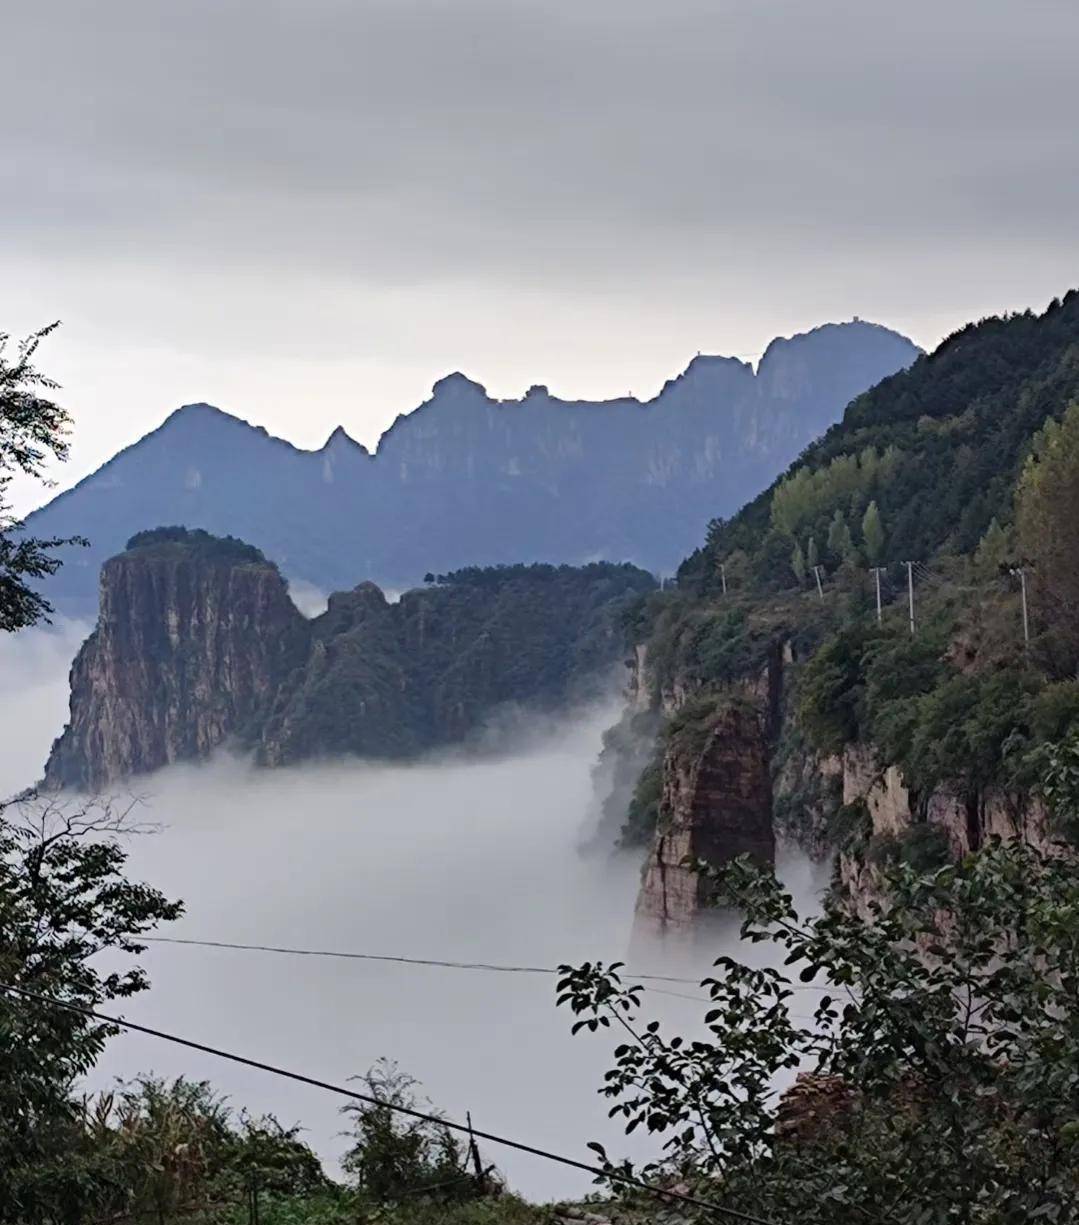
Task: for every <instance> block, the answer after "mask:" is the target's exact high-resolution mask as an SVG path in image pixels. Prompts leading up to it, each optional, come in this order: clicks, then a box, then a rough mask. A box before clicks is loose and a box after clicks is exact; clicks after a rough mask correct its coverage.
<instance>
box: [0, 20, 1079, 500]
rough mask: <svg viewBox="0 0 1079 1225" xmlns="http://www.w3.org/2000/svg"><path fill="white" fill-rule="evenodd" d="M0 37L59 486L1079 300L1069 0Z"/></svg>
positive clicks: (15, 327)
mask: <svg viewBox="0 0 1079 1225" xmlns="http://www.w3.org/2000/svg"><path fill="white" fill-rule="evenodd" d="M4 41H5V46H6V48H7V49H8V51H9V55H8V57H6V58H7V62H6V66H5V71H4V73H3V74H0V113H2V114H3V116H4V145H3V148H4V156H3V157H2V158H0V201H2V203H0V267H2V269H3V294H2V302H3V314H2V317H0V331H7V332H10V333H12V334H13V335H16V336H18V335H20V334H24V333H26V332H28V331H30V330H31V329H33V328H35V327H38V326H40V325H42V324H44V323H47V322H51V321H52V320H53V319H61V320H63V327H62V329H61V330H60V331H59V332H58V333H57V334H55V336H54V337H52V338H51V339H50V340H49V342H48V343H47V346H46V347H45V348H43V350H42V351H41V363H40V364H41V365H42V367H43V368H44V369H45V370H46V371H47V372H48V373H50V374H52V375H53V376H54V377H56V378H57V379H59V380H60V381H61V382H62V384H63V392H62V399H63V402H64V403H65V404H66V405H67V406H68V407H69V408H70V409H71V410H72V412H73V414H74V416H75V426H76V431H75V436H74V447H73V452H72V456H71V460H70V462H69V464H68V465H67V467H66V468H65V469H63V470H62V471H61V472H58V473H57V474H56V475H57V477H58V479H59V480H60V481H61V484H62V485H66V484H70V483H71V482H72V481H73V480H74V479H76V478H78V477H80V476H82V475H84V474H85V473H86V472H88V471H91V470H92V469H93V468H95V467H96V466H98V465H99V464H100V463H101V462H103V461H104V460H105V459H106V458H108V457H109V456H110V455H111V454H113V453H114V452H115V451H116V450H117V449H118V448H119V447H121V446H123V445H125V444H127V443H129V442H131V441H134V440H135V439H136V438H138V437H140V436H141V435H143V434H144V433H146V432H147V431H148V430H149V429H152V428H153V427H154V426H156V425H157V424H159V423H160V422H161V421H162V420H163V419H164V418H165V416H167V415H168V413H169V412H170V411H172V410H173V409H174V408H175V407H177V406H178V405H179V404H182V403H187V402H192V401H198V400H206V401H209V402H211V403H215V404H217V405H219V406H220V407H222V408H225V409H227V410H229V411H231V412H234V413H236V414H237V415H239V416H242V417H244V418H246V419H248V420H250V421H253V422H255V423H257V424H261V425H264V426H266V428H267V429H269V430H270V431H271V432H273V433H276V434H278V435H280V436H282V437H286V438H288V439H290V440H292V441H293V442H295V443H297V444H298V445H302V446H305V447H317V446H320V445H321V444H322V443H323V442H324V441H325V439H326V437H327V436H328V435H329V433H330V432H331V430H332V429H333V428H334V426H336V425H337V424H343V425H344V426H345V428H346V429H347V430H348V432H349V433H350V434H352V435H353V436H354V437H356V438H357V439H359V440H360V441H362V442H364V443H366V444H368V445H373V444H374V442H375V441H376V440H377V437H378V435H379V433H380V432H381V431H382V430H383V429H384V428H385V427H386V426H387V425H388V424H389V423H390V422H391V421H392V420H393V418H394V417H395V416H396V415H397V414H398V413H401V412H406V411H409V410H410V409H412V408H414V407H415V406H416V405H417V404H419V403H420V402H421V401H422V400H423V399H425V398H426V396H427V395H428V394H429V391H430V388H431V385H432V384H433V383H434V381H435V380H436V379H438V378H439V377H441V376H442V375H444V374H446V373H448V372H449V371H451V370H455V369H461V370H463V371H465V372H466V373H468V374H469V375H470V376H471V377H473V378H475V379H477V380H478V381H480V382H482V383H483V384H484V385H485V386H486V387H487V388H488V389H489V390H490V391H491V392H492V394H495V395H498V396H505V397H510V396H517V395H520V394H521V393H522V392H523V391H524V390H525V389H526V388H527V387H529V386H530V385H532V384H534V383H544V384H546V385H548V386H549V387H550V388H551V389H552V391H554V392H555V393H556V394H559V393H560V394H564V395H567V396H573V397H594V398H599V397H603V396H613V395H623V394H625V393H626V392H627V391H630V392H633V393H634V394H637V395H639V396H641V397H642V398H646V397H648V396H650V395H652V394H654V393H655V392H656V391H657V390H658V389H659V387H660V385H661V384H662V382H663V381H664V380H665V379H666V378H668V377H670V376H672V375H673V374H675V373H676V372H678V371H679V370H681V369H682V368H684V366H685V365H686V363H687V361H688V360H689V359H690V358H691V357H692V356H693V355H694V354H695V353H696V352H698V351H704V352H720V353H725V354H735V355H739V356H744V357H746V358H749V359H752V358H754V357H755V356H756V355H758V354H759V353H760V351H761V350H762V349H763V348H764V346H765V345H766V343H767V342H768V341H769V340H770V339H771V338H772V337H773V336H776V335H789V334H791V333H793V332H796V331H800V330H804V329H806V328H808V327H812V326H814V325H816V324H818V323H821V322H824V321H827V320H842V319H848V318H851V317H852V316H854V315H859V316H861V317H862V318H868V319H873V320H876V321H879V322H882V323H886V324H888V325H890V326H893V327H895V328H897V329H899V330H901V331H903V332H905V333H906V334H908V335H910V336H911V337H912V338H913V339H914V340H915V341H917V342H918V343H919V344H921V345H923V346H926V347H932V346H933V345H934V344H935V343H936V342H937V341H938V340H939V339H940V338H941V337H943V336H944V335H946V334H947V333H948V332H949V331H951V330H953V329H954V328H955V327H957V326H959V325H961V324H962V323H963V322H965V321H966V320H968V319H970V318H975V317H980V316H982V315H984V314H988V313H996V312H998V311H1001V310H1009V309H1021V308H1025V307H1027V306H1033V307H1036V308H1039V309H1040V308H1042V307H1044V306H1045V305H1046V303H1047V302H1048V301H1049V300H1050V299H1051V298H1052V297H1053V296H1055V295H1058V294H1061V293H1063V292H1064V291H1065V290H1066V289H1067V288H1069V287H1070V286H1072V285H1074V284H1076V283H1079V226H1077V225H1076V224H1075V218H1076V216H1079V141H1077V139H1076V135H1075V127H1074V65H1075V62H1076V55H1077V52H1079V5H1076V4H1075V3H1074V0H1024V2H1023V3H1018V2H1017V0H948V3H946V4H941V3H939V0H935V2H934V3H928V0H908V2H907V3H906V4H903V5H896V4H894V3H888V4H884V3H880V2H879V0H542V2H539V0H276V2H274V0H185V3H183V4H175V3H173V2H172V0H108V3H106V4H97V5H88V4H86V3H85V2H84V0H37V3H34V4H26V5H20V6H16V7H14V8H12V9H11V10H10V11H9V12H7V13H5V16H4ZM15 494H16V499H17V502H16V505H17V507H18V508H19V509H20V510H26V509H29V508H30V507H31V506H32V505H34V504H36V503H37V502H39V501H40V500H41V498H42V495H41V493H40V491H39V490H36V489H34V488H31V487H29V486H25V485H20V486H19V487H18V488H17V489H16V490H15Z"/></svg>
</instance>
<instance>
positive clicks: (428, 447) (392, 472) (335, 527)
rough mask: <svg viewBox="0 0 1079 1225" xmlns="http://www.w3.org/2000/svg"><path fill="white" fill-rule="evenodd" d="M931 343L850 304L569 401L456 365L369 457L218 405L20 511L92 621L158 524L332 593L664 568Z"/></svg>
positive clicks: (59, 583)
mask: <svg viewBox="0 0 1079 1225" xmlns="http://www.w3.org/2000/svg"><path fill="white" fill-rule="evenodd" d="M919 353H920V350H919V349H918V348H917V347H916V346H915V345H914V344H913V343H912V342H911V341H909V340H908V339H906V338H905V337H903V336H901V335H899V334H898V333H896V332H893V331H891V330H889V329H887V328H885V327H882V326H880V325H877V324H871V323H867V322H864V321H861V320H854V321H852V322H848V323H841V324H825V325H823V326H821V327H818V328H815V329H813V330H812V331H810V332H807V333H803V334H800V335H796V336H793V337H790V338H784V339H777V340H773V341H772V343H771V344H770V345H769V346H768V348H767V350H766V351H765V353H764V355H763V356H762V358H761V360H760V362H759V364H758V367H757V369H756V370H754V369H753V367H752V366H751V365H749V364H748V363H746V362H743V361H739V360H737V359H735V358H729V357H712V356H697V357H696V358H694V359H693V360H692V361H691V362H690V364H689V365H688V367H687V368H686V369H685V370H684V371H683V373H682V374H680V375H678V376H677V377H676V378H674V379H671V380H670V381H668V382H667V383H666V384H665V385H664V387H663V388H662V390H661V391H660V392H659V394H658V395H657V396H656V397H655V398H654V399H652V400H649V401H647V402H641V401H639V400H636V399H633V398H624V399H617V400H608V401H603V402H587V401H569V400H562V399H559V398H557V397H555V396H552V395H551V394H550V393H549V392H548V390H547V389H546V388H545V387H540V386H537V387H532V388H531V389H530V390H529V391H528V392H527V393H526V395H525V396H524V397H523V398H521V399H519V400H497V399H493V398H492V397H491V396H489V395H488V394H487V392H486V390H485V389H484V388H483V387H482V386H480V385H479V384H478V383H475V382H473V381H471V380H470V379H468V378H466V377H465V376H464V375H462V374H451V375H449V376H448V377H446V378H444V379H442V380H440V381H439V382H438V383H436V384H435V387H434V389H433V392H432V395H431V397H430V399H428V400H427V401H426V402H425V403H424V404H422V405H421V406H420V407H419V408H417V409H416V410H415V411H413V412H411V413H409V414H407V415H403V416H400V417H398V418H397V420H396V421H395V422H394V423H393V425H392V426H391V427H390V428H389V429H388V430H387V431H386V432H385V433H384V434H383V435H382V438H381V439H380V441H379V444H378V447H377V450H376V452H375V453H374V454H372V453H370V452H368V451H367V449H366V448H364V447H363V446H361V445H360V444H359V443H357V442H355V441H354V440H353V439H352V438H350V437H349V435H348V434H347V433H346V432H345V431H344V429H342V428H340V427H339V428H338V429H336V430H335V431H334V432H333V433H332V434H331V436H330V437H329V439H328V440H327V442H326V443H325V445H324V446H323V447H322V448H321V449H319V450H317V451H304V450H300V449H298V448H297V447H295V446H293V445H291V444H290V443H288V442H285V441H283V440H282V439H280V438H275V437H273V436H272V435H270V434H268V433H267V431H266V430H265V429H263V428H261V427H257V426H253V425H250V424H248V423H247V422H245V421H242V420H240V419H239V418H237V417H234V416H231V415H229V414H228V413H225V412H222V411H221V410H219V409H217V408H214V407H212V406H210V405H208V404H189V405H186V406H185V407H183V408H180V409H178V410H177V411H176V412H174V413H173V414H172V415H171V416H170V417H168V419H167V420H166V421H165V422H164V423H163V424H162V425H161V426H160V427H159V428H158V429H156V430H154V431H152V432H151V433H150V434H147V435H146V436H145V437H144V438H142V439H140V440H139V441H138V442H136V443H134V444H133V445H132V446H130V447H128V448H126V449H125V450H123V451H121V452H120V453H119V454H117V455H116V456H114V457H113V458H112V459H111V460H109V461H108V462H107V463H106V464H104V465H103V466H102V467H101V468H100V469H98V471H96V472H94V473H93V474H92V475H90V476H88V477H86V478H85V479H84V480H82V481H80V482H79V483H78V484H77V485H76V486H75V487H74V488H72V489H70V490H68V491H66V492H64V493H62V494H60V495H59V496H58V497H56V498H54V499H53V500H52V501H51V502H49V503H48V504H47V505H46V506H44V507H43V508H41V509H40V510H38V511H35V512H34V513H33V514H31V515H30V516H28V518H27V530H28V531H31V532H33V534H34V535H36V536H44V537H54V536H55V537H67V536H73V535H80V536H83V537H86V538H88V539H89V541H90V545H89V547H88V548H78V549H77V548H70V549H68V550H66V552H65V564H64V566H63V568H62V570H61V571H60V572H59V574H58V575H56V576H55V577H53V578H51V579H50V580H49V581H48V585H47V592H46V594H47V596H48V598H49V599H50V601H51V602H52V603H53V604H54V605H55V607H56V608H57V610H58V611H60V612H61V613H66V614H68V615H75V616H87V617H92V616H93V614H94V612H95V611H96V607H97V591H98V574H99V571H100V569H101V565H102V563H103V562H104V560H105V559H106V558H108V557H110V556H112V555H114V554H116V553H118V552H119V551H120V550H122V549H123V547H124V545H125V543H126V541H127V540H128V538H129V537H131V536H132V535H134V534H135V533H137V532H139V531H142V530H145V529H150V528H155V527H158V526H162V525H182V526H185V527H189V528H202V529H205V530H207V531H210V532H213V533H216V534H220V535H233V536H238V537H241V538H243V539H244V540H246V541H248V542H250V543H251V544H253V545H255V546H256V547H258V548H259V549H261V550H262V551H263V552H264V553H265V554H266V555H267V556H268V557H270V558H272V559H273V560H274V561H275V562H276V563H277V564H278V565H279V566H280V567H281V569H282V571H283V572H284V573H285V574H286V575H287V576H288V577H289V578H290V579H293V580H303V581H305V582H307V583H310V584H313V585H314V586H315V587H317V588H319V589H320V590H323V591H332V590H340V589H348V588H351V587H352V586H353V585H354V584H355V583H356V582H357V581H358V580H359V579H369V580H371V581H373V582H376V583H378V584H379V585H380V586H382V587H383V588H388V589H399V588H406V587H410V586H413V585H415V584H416V583H418V582H419V581H420V580H421V579H422V578H423V576H424V575H425V574H426V573H427V572H429V571H430V572H439V571H449V570H454V569H457V568H459V567H461V566H465V565H479V566H487V565H496V564H503V563H510V562H514V563H519V562H531V561H544V562H555V563H572V564H580V563H583V562H587V561H590V560H595V559H599V558H603V559H606V560H614V561H631V562H633V563H635V564H637V565H640V566H643V567H645V568H646V569H648V570H650V571H653V572H657V573H665V572H670V571H672V570H673V569H674V567H675V566H676V565H677V564H678V563H679V562H680V561H681V559H682V558H683V557H684V556H685V555H686V554H687V553H688V552H689V551H690V550H691V549H692V548H693V547H694V546H695V545H696V544H697V543H698V542H699V541H700V539H701V536H702V534H703V531H704V528H705V525H706V524H707V523H708V522H709V521H710V520H711V519H712V518H714V517H717V516H720V517H722V516H726V515H729V514H731V513H733V512H734V511H735V510H737V509H738V508H739V507H740V506H742V505H743V504H744V503H745V502H746V501H747V500H749V499H751V498H752V497H754V496H755V495H756V494H757V493H759V491H760V490H761V489H763V488H764V487H765V486H766V485H767V484H768V483H769V482H770V481H771V480H772V479H773V478H774V477H775V476H776V475H777V474H778V473H780V472H782V471H783V470H784V469H785V468H786V467H787V466H788V465H789V464H790V463H791V462H792V461H793V460H794V459H795V458H796V457H797V456H798V455H799V454H800V453H801V451H802V450H803V449H804V448H805V447H806V445H807V444H808V443H809V442H811V441H812V440H813V439H814V438H816V437H817V436H818V435H820V434H821V433H822V432H823V431H824V430H826V429H827V428H828V427H829V426H830V425H832V424H833V423H834V422H836V421H837V420H838V419H839V418H840V416H841V414H842V412H843V410H844V408H845V406H846V405H847V403H848V402H849V401H850V400H852V399H853V398H854V397H855V396H857V395H859V394H860V393H861V392H863V391H865V390H866V389H867V388H869V387H871V386H873V385H874V384H876V383H878V382H879V381H880V380H882V379H884V378H886V377H888V376H889V375H892V374H893V373H895V372H896V371H899V370H901V369H903V368H905V367H907V366H909V365H910V364H911V363H912V362H913V361H915V359H916V358H917V357H918V356H919Z"/></svg>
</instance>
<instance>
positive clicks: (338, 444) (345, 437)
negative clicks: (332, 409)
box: [322, 425, 369, 455]
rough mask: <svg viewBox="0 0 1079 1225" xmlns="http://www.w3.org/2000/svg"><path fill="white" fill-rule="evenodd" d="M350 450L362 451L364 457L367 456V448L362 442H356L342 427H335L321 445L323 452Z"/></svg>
mask: <svg viewBox="0 0 1079 1225" xmlns="http://www.w3.org/2000/svg"><path fill="white" fill-rule="evenodd" d="M346 449H352V450H356V451H362V452H363V453H364V455H367V454H369V452H368V450H367V448H366V447H365V446H364V445H363V443H362V442H357V441H356V439H355V438H353V437H352V435H351V434H350V433H348V431H347V430H346V429H345V427H344V426H343V425H339V426H337V428H336V429H335V430H334V431H333V433H332V434H331V435H330V436H329V438H327V439H326V441H325V442H324V443H323V444H322V450H323V451H342V450H346Z"/></svg>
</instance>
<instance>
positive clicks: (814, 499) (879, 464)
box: [772, 447, 900, 536]
mask: <svg viewBox="0 0 1079 1225" xmlns="http://www.w3.org/2000/svg"><path fill="white" fill-rule="evenodd" d="M899 460H900V456H899V452H898V451H897V450H896V449H895V448H894V447H893V448H889V449H888V450H886V451H884V452H883V453H878V452H877V450H876V448H875V447H866V448H864V449H863V450H862V451H860V452H858V453H856V454H848V455H840V456H837V457H836V458H835V459H833V460H832V461H831V462H830V463H829V464H828V465H827V466H825V467H823V468H819V469H817V470H813V469H811V468H809V467H808V466H805V465H803V466H800V467H797V468H795V470H794V471H793V472H792V473H791V475H790V476H787V477H784V478H783V479H782V480H781V481H780V482H779V483H778V484H777V485H776V486H775V489H774V492H773V494H772V524H773V526H774V527H777V528H779V530H780V531H782V532H785V533H786V534H787V535H788V536H796V535H798V534H799V533H800V532H802V531H804V530H805V529H806V528H807V527H811V526H813V525H814V524H819V523H821V522H825V521H828V520H831V521H833V522H834V521H836V516H838V519H839V521H841V522H842V521H845V518H846V512H848V511H851V510H857V511H858V514H859V515H861V513H862V511H863V510H864V508H865V503H866V502H867V501H868V495H869V493H870V491H872V490H876V489H878V488H882V487H884V486H886V485H887V483H888V482H889V481H890V480H891V479H892V477H893V476H894V475H895V471H896V468H897V467H898V465H899ZM859 507H860V508H861V509H859Z"/></svg>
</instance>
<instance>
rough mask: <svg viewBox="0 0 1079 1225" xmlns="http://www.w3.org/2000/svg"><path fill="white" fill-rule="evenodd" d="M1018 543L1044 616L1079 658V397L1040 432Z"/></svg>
mask: <svg viewBox="0 0 1079 1225" xmlns="http://www.w3.org/2000/svg"><path fill="white" fill-rule="evenodd" d="M1016 520H1017V527H1018V534H1019V547H1020V549H1021V551H1022V554H1023V557H1024V558H1025V559H1026V560H1028V561H1029V562H1030V563H1031V566H1032V573H1031V574H1030V575H1029V578H1028V588H1029V590H1030V594H1031V600H1032V603H1034V605H1035V607H1036V608H1037V609H1038V610H1039V611H1040V612H1041V615H1042V617H1043V619H1045V620H1051V621H1052V622H1053V623H1054V624H1055V625H1056V626H1057V628H1058V630H1059V631H1060V632H1061V633H1062V634H1063V635H1064V636H1065V637H1066V639H1067V641H1068V643H1069V645H1070V647H1071V653H1072V662H1075V661H1076V660H1079V536H1077V534H1076V530H1075V525H1076V523H1077V522H1079V401H1077V402H1075V403H1072V404H1071V405H1070V406H1069V407H1068V409H1067V410H1066V411H1065V413H1064V415H1063V416H1062V417H1061V418H1060V420H1059V421H1057V420H1054V419H1053V418H1050V419H1049V420H1048V421H1046V423H1045V425H1044V426H1043V428H1042V429H1041V430H1040V431H1039V432H1038V433H1037V435H1036V436H1035V438H1034V442H1033V445H1032V447H1031V453H1030V455H1029V457H1028V458H1027V461H1026V464H1025V465H1024V467H1023V472H1022V476H1021V478H1020V481H1019V485H1018V489H1017V492H1016Z"/></svg>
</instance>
